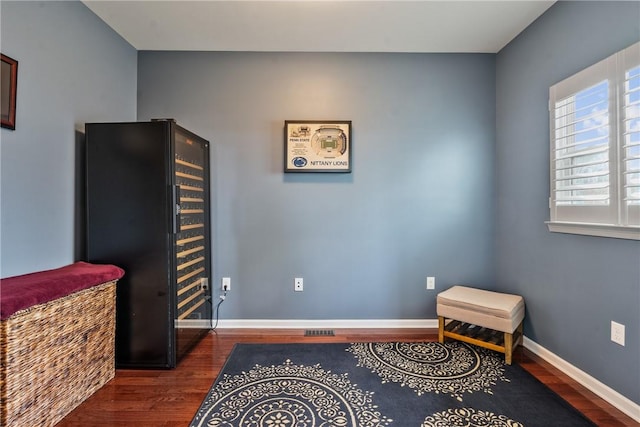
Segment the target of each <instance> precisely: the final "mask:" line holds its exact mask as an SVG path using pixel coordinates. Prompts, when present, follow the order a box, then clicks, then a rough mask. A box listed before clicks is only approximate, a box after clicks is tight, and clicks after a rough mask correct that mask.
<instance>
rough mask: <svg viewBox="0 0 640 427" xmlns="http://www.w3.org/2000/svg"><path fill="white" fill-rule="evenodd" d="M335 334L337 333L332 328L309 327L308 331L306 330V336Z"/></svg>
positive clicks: (330, 335) (329, 335)
mask: <svg viewBox="0 0 640 427" xmlns="http://www.w3.org/2000/svg"><path fill="white" fill-rule="evenodd" d="M334 335H335V333H334V332H333V331H332V330H331V329H307V330H306V331H304V336H305V337H317V336H323V337H332V336H334Z"/></svg>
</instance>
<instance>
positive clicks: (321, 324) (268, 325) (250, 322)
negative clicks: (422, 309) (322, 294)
mask: <svg viewBox="0 0 640 427" xmlns="http://www.w3.org/2000/svg"><path fill="white" fill-rule="evenodd" d="M437 327H438V320H437V319H372V320H356V319H329V320H304V319H293V320H270V319H235V320H234V319H228V320H227V319H225V320H220V321H219V322H218V328H219V329H231V328H238V329H242V328H255V329H366V328H369V329H389V328H421V329H431V328H437Z"/></svg>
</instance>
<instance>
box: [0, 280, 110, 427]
mask: <svg viewBox="0 0 640 427" xmlns="http://www.w3.org/2000/svg"><path fill="white" fill-rule="evenodd" d="M116 282H117V281H111V282H107V283H104V284H102V285H98V286H95V287H92V288H89V289H86V290H83V291H80V292H76V293H73V294H71V295H68V296H66V297H63V298H59V299H56V300H54V301H51V302H48V303H46V304H41V305H37V306H33V307H31V308H29V309H26V310H23V311H19V312H17V313H15V314H14V315H12V316H11V317H9V318H8V319H6V320H3V321H2V323H1V325H0V348H1V349H2V354H1V355H0V369H1V371H0V391H1V395H0V425H3V426H7V427H9V426H20V427H22V426H53V425H54V424H56V423H57V422H58V421H60V420H61V419H62V418H64V417H65V416H66V415H67V414H68V413H69V412H71V411H72V410H73V409H74V408H75V407H76V406H78V405H79V404H80V403H82V402H83V401H84V400H85V399H87V398H88V397H89V396H91V395H92V394H93V393H94V392H95V391H96V390H98V389H99V388H100V387H102V386H103V385H104V384H105V383H106V382H108V381H109V380H111V379H112V378H113V377H114V375H115V362H114V360H115V359H114V345H115V295H116V293H115V289H116Z"/></svg>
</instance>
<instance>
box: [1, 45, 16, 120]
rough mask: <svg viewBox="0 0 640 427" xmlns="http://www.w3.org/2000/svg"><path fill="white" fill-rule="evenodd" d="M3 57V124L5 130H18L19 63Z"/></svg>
mask: <svg viewBox="0 0 640 427" xmlns="http://www.w3.org/2000/svg"><path fill="white" fill-rule="evenodd" d="M0 56H1V61H0V64H1V68H0V80H1V81H0V94H1V96H0V98H1V101H2V106H1V107H2V108H1V114H0V119H1V122H2V123H1V124H2V127H3V128H9V129H15V128H16V85H17V83H18V61H16V60H15V59H11V58H9V57H8V56H5V55H2V54H0Z"/></svg>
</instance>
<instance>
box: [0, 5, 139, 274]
mask: <svg viewBox="0 0 640 427" xmlns="http://www.w3.org/2000/svg"><path fill="white" fill-rule="evenodd" d="M0 8H1V9H0V12H1V19H2V21H1V23H2V27H1V28H2V29H1V38H0V41H1V49H2V53H3V54H5V55H8V56H10V57H12V58H14V59H16V60H17V61H18V90H17V112H16V130H14V131H11V130H8V129H2V131H1V132H2V133H1V134H0V137H1V139H2V141H1V143H0V156H1V162H2V165H1V174H2V183H1V189H0V191H1V194H2V203H1V205H0V218H1V228H0V236H1V254H0V277H8V276H13V275H17V274H23V273H28V272H32V271H38V270H44V269H48V268H55V267H59V266H62V265H65V264H69V263H71V262H73V261H74V260H76V259H78V258H80V257H81V256H82V243H81V239H82V236H81V233H82V230H81V228H82V227H81V225H82V220H83V217H82V210H81V206H79V204H81V202H82V195H81V194H80V193H81V191H82V185H81V184H82V183H81V181H80V179H79V178H80V177H79V175H80V172H81V170H80V169H81V168H82V164H79V163H78V162H77V159H78V157H79V155H81V153H82V142H83V138H82V132H84V123H85V122H87V121H95V120H135V118H136V116H135V115H136V107H135V106H136V77H137V71H136V70H137V52H136V50H135V49H133V47H131V46H130V45H129V44H128V43H127V42H125V41H124V40H123V39H122V38H121V37H120V36H118V35H117V34H115V33H114V32H113V30H111V29H110V28H109V27H107V26H106V25H105V24H104V22H102V21H101V20H100V19H98V17H96V16H95V15H94V14H93V13H92V12H91V11H89V9H87V8H86V7H85V6H84V5H83V4H81V3H79V2H42V3H40V2H8V1H4V0H3V1H2V2H1V3H0Z"/></svg>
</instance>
